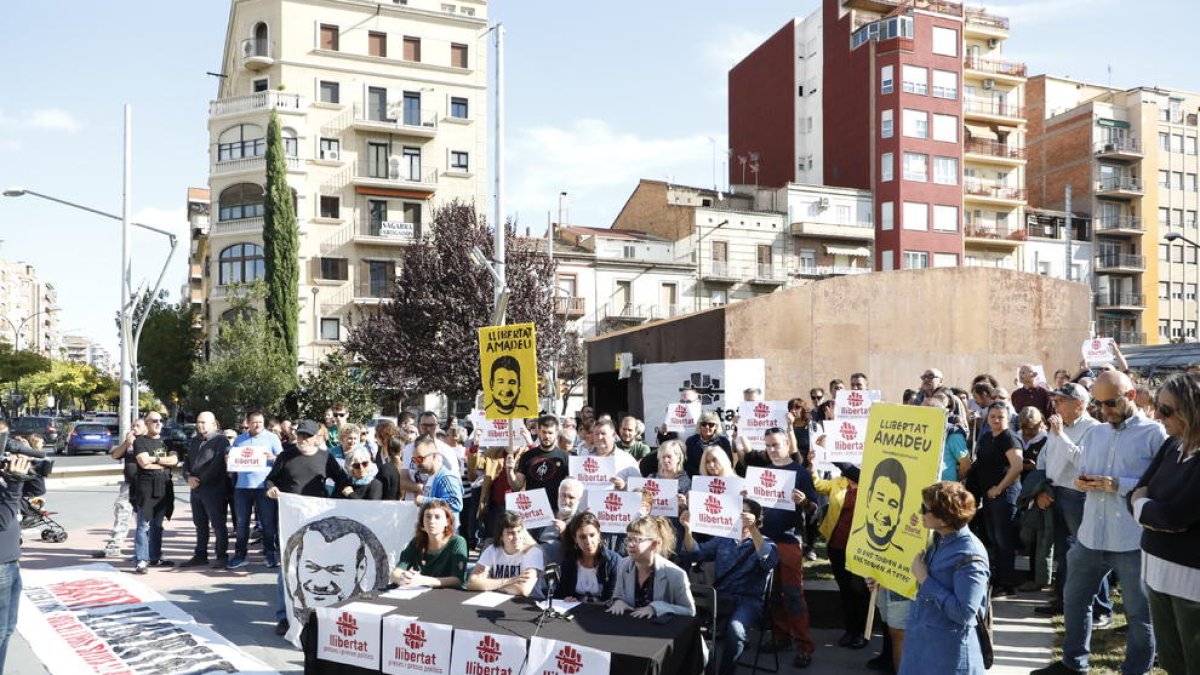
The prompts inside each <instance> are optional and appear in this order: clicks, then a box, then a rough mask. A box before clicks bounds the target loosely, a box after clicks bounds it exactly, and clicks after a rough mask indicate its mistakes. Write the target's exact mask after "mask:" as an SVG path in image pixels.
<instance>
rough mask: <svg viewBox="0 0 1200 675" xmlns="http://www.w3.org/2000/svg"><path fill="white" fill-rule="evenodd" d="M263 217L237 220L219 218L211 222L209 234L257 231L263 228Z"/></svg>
mask: <svg viewBox="0 0 1200 675" xmlns="http://www.w3.org/2000/svg"><path fill="white" fill-rule="evenodd" d="M263 222H264V221H263V219H262V217H261V216H260V217H258V218H238V219H237V220H219V221H217V222H215V223H213V224H212V227H211V228H210V234H212V235H218V234H246V233H249V232H259V231H261V230H262V229H263Z"/></svg>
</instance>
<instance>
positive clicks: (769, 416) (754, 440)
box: [737, 401, 789, 450]
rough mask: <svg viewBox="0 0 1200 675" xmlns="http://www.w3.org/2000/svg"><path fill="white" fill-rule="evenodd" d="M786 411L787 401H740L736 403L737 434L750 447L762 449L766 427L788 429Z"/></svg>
mask: <svg viewBox="0 0 1200 675" xmlns="http://www.w3.org/2000/svg"><path fill="white" fill-rule="evenodd" d="M787 413H788V409H787V401H742V402H741V403H740V404H739V405H738V427H737V432H738V436H740V437H742V438H745V439H746V440H747V441H748V442H749V443H750V447H751V448H752V449H754V450H762V449H764V448H765V447H766V446H765V445H764V444H763V439H764V438H765V437H766V435H767V429H770V428H773V427H775V428H779V429H788V427H789V425H788V421H787Z"/></svg>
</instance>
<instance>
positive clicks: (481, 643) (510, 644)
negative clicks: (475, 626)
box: [450, 630, 525, 675]
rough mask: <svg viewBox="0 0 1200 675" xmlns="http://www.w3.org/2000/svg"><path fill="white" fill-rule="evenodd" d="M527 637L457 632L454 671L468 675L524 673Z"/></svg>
mask: <svg viewBox="0 0 1200 675" xmlns="http://www.w3.org/2000/svg"><path fill="white" fill-rule="evenodd" d="M524 661H525V638H523V637H516V636H514V635H504V634H501V633H481V632H479V631H473V630H456V631H454V655H453V657H452V659H451V661H450V666H451V667H450V672H452V673H460V674H464V675H511V674H512V673H519V672H521V664H522V663H524Z"/></svg>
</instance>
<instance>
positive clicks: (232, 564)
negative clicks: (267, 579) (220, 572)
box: [225, 555, 248, 570]
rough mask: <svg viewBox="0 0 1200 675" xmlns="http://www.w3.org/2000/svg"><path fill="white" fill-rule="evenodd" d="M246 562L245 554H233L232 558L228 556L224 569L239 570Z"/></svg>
mask: <svg viewBox="0 0 1200 675" xmlns="http://www.w3.org/2000/svg"><path fill="white" fill-rule="evenodd" d="M247 564H248V563H247V562H246V556H244V555H235V556H233V557H232V558H230V560H229V564H228V565H226V566H225V569H230V570H240V569H242V568H243V567H245V566H246V565H247Z"/></svg>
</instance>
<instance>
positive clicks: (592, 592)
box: [567, 563, 603, 598]
mask: <svg viewBox="0 0 1200 675" xmlns="http://www.w3.org/2000/svg"><path fill="white" fill-rule="evenodd" d="M576 565H577V569H578V570H579V571H578V576H577V577H576V578H575V588H568V589H567V594H568V595H574V596H575V597H577V598H583V597H587V596H591V597H594V598H598V597H600V592H601V590H603V589H601V588H600V579H599V577H597V576H596V568H595V567H584V566H583V565H580V564H579V563H576Z"/></svg>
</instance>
